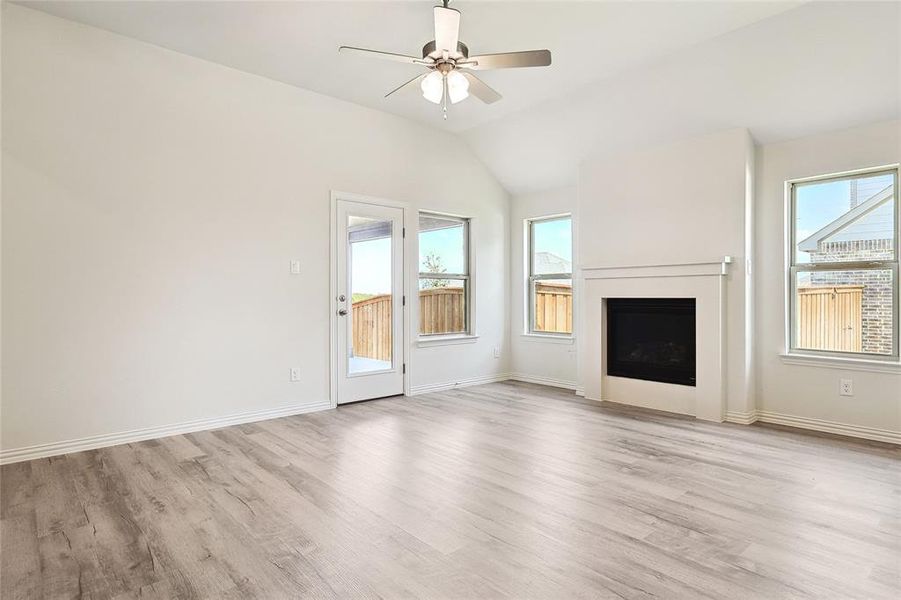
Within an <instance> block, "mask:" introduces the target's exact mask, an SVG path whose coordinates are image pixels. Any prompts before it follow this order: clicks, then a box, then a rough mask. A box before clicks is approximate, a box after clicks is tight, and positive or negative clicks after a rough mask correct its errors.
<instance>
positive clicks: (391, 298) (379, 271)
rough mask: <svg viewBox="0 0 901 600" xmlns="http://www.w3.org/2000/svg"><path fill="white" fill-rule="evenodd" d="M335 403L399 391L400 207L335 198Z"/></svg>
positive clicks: (401, 318) (401, 319)
mask: <svg viewBox="0 0 901 600" xmlns="http://www.w3.org/2000/svg"><path fill="white" fill-rule="evenodd" d="M336 226H337V231H336V232H335V236H336V237H335V239H336V240H337V241H338V243H337V245H336V246H337V247H336V251H337V253H338V256H337V260H336V261H335V266H336V268H337V277H336V280H337V295H336V297H335V301H336V306H335V310H336V312H337V315H338V317H337V332H336V339H337V340H338V343H337V346H338V348H337V357H336V364H337V368H338V373H337V399H338V404H344V403H347V402H356V401H357V400H369V399H371V398H382V397H385V396H394V395H398V394H403V393H404V356H403V341H404V329H403V327H404V314H403V310H404V306H403V304H404V302H403V290H404V278H403V264H404V256H403V252H404V244H403V231H404V212H403V209H400V208H395V207H391V206H382V205H378V204H369V203H365V202H357V201H350V200H338V201H337V220H336Z"/></svg>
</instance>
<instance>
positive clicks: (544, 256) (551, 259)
mask: <svg viewBox="0 0 901 600" xmlns="http://www.w3.org/2000/svg"><path fill="white" fill-rule="evenodd" d="M533 262H534V264H533V267H534V269H535V273H571V272H572V269H573V264H572V261H569V260H566V259H565V258H563V257H562V256H557V255H556V254H554V253H553V252H536V253H535V258H534V259H533Z"/></svg>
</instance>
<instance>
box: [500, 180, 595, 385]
mask: <svg viewBox="0 0 901 600" xmlns="http://www.w3.org/2000/svg"><path fill="white" fill-rule="evenodd" d="M575 209H576V188H561V189H556V190H549V191H546V192H541V193H537V194H528V195H522V196H514V197H513V199H512V200H511V201H510V296H511V302H510V351H511V354H512V356H511V367H510V368H511V371H512V373H513V374H514V376H516V377H518V378H520V379H524V380H528V381H534V382H537V383H546V384H549V385H556V386H560V387H567V388H571V389H575V388H576V384H577V377H576V344H575V338H547V337H541V336H534V335H525V332H526V330H527V329H526V320H527V317H526V315H527V314H528V311H527V301H528V296H527V294H526V292H527V290H528V283H527V281H526V278H527V276H528V266H527V260H528V248H527V247H526V244H527V240H528V234H527V233H526V231H525V220H526V219H534V218H536V217H546V216H548V215H558V214H561V213H574V212H575ZM575 221H576V218H575V215H574V216H573V223H574V226H573V229H574V233H575ZM573 248H574V249H575V241H574V242H573ZM576 259H577V257H576V256H575V255H574V256H573V261H574V263H576V262H577V261H576ZM573 269H575V264H574V266H573ZM578 310H579V307H578V306H574V307H573V311H574V313H575V314H574V316H573V319H574V320H575V321H577V320H578Z"/></svg>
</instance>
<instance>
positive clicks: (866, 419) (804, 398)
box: [755, 121, 901, 437]
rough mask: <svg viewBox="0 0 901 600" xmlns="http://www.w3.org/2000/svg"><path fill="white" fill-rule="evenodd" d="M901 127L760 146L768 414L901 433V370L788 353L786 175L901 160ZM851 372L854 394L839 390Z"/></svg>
mask: <svg viewBox="0 0 901 600" xmlns="http://www.w3.org/2000/svg"><path fill="white" fill-rule="evenodd" d="M899 130H901V122H899V121H888V122H882V123H878V124H874V125H869V126H866V127H858V128H855V129H848V130H844V131H836V132H832V133H825V134H821V135H816V136H811V137H806V138H802V139H798V140H794V141H789V142H783V143H779V144H771V145H766V146H763V147H761V148H760V149H759V152H758V176H757V181H758V183H757V188H758V190H757V192H758V199H757V218H756V252H757V256H758V260H757V273H756V280H757V293H756V309H757V326H756V329H755V331H756V338H755V350H756V354H757V357H756V362H757V366H758V374H757V379H758V382H759V395H758V397H759V401H758V402H759V405H758V408H759V409H760V410H761V412H762V415H763V416H766V415H767V413H775V414H776V415H789V416H792V417H800V418H801V419H807V420H811V419H812V420H820V421H829V422H833V423H840V424H843V425H848V426H852V427H856V428H873V429H876V430H879V431H892V432H901V372H899V373H897V374H892V373H874V372H867V371H858V370H847V369H842V368H834V367H829V366H824V365H822V364H821V365H820V366H800V365H793V364H784V363H783V361H782V360H781V359H780V354H781V353H783V352H784V351H785V333H784V331H785V325H784V324H785V285H786V275H785V260H784V249H785V243H786V242H785V182H786V181H788V180H791V179H797V178H801V177H809V176H816V175H825V174H829V173H838V172H842V171H849V170H853V169H860V168H866V167H874V166H880V165H887V164H891V163H897V162H899V160H901V134H899ZM845 377H848V378H851V379H853V382H854V396H853V397H842V396H839V395H838V387H839V379H840V378H845ZM797 424H800V425H804V424H805V423H803V422H799V423H797ZM806 424H807V425H811V423H806ZM812 425H820V426H822V425H823V424H822V423H821V424H817V423H812ZM826 425H827V426H828V424H826ZM848 432H849V433H857V434H859V433H861V432H860V431H848ZM870 433H873V432H870ZM876 433H878V432H876ZM883 437H885V436H883Z"/></svg>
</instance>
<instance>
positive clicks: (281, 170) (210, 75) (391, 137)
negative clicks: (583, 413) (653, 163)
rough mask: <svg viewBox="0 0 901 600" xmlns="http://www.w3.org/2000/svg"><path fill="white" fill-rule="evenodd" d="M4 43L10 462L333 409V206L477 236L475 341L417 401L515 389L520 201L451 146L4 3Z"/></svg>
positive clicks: (426, 375) (423, 353) (430, 369)
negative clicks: (359, 199) (69, 444)
mask: <svg viewBox="0 0 901 600" xmlns="http://www.w3.org/2000/svg"><path fill="white" fill-rule="evenodd" d="M2 33H3V48H2V56H3V82H2V85H3V89H4V92H5V97H4V99H3V100H4V102H3V107H2V110H3V123H2V126H3V132H4V137H3V155H2V158H3V182H2V194H3V212H4V215H3V217H4V218H3V223H2V227H3V231H2V242H3V253H2V257H3V265H2V267H3V279H4V281H3V284H4V285H3V298H2V309H3V315H2V316H3V323H2V331H3V340H2V342H3V346H4V350H5V352H4V359H5V364H4V365H3V367H4V369H3V385H2V391H3V396H2V444H0V448H2V449H3V451H9V450H11V449H16V448H22V447H25V446H31V445H36V444H46V443H52V442H60V441H63V440H70V439H78V438H84V437H86V436H95V435H105V434H111V433H117V432H123V431H127V430H133V429H139V428H147V427H155V426H165V425H168V424H173V423H182V422H185V421H190V420H195V419H209V418H214V417H220V416H225V415H232V414H236V413H245V412H249V411H260V410H267V409H276V408H279V407H289V408H292V407H294V408H298V409H300V408H302V407H303V406H305V405H307V406H312V405H318V404H319V403H322V402H323V401H327V399H328V339H329V331H328V327H329V326H328V322H329V311H330V310H332V308H333V307H332V303H331V300H330V298H329V292H328V289H329V288H328V282H329V265H328V249H329V192H330V190H332V189H337V190H342V191H349V192H357V193H362V194H368V195H374V196H379V197H385V198H391V199H394V200H400V201H407V202H410V203H411V204H413V205H414V206H415V207H417V208H419V207H421V208H425V209H429V210H436V211H447V212H452V213H455V214H463V215H468V216H472V217H473V218H474V223H475V226H474V231H475V240H474V243H475V246H476V248H477V254H476V256H477V265H476V277H477V282H476V285H477V288H478V289H477V298H476V310H477V314H478V323H479V331H478V333H479V334H480V336H481V337H480V338H479V341H478V342H477V343H475V344H466V345H460V346H446V347H440V348H422V349H416V350H415V355H414V356H413V361H412V364H413V368H414V371H413V381H412V383H413V385H414V386H423V385H429V384H437V383H445V382H452V381H456V380H461V379H471V378H474V377H491V376H496V375H498V374H502V373H505V372H507V371H508V365H507V364H506V359H507V355H508V352H507V348H506V346H505V341H506V339H507V335H506V323H507V322H508V319H507V314H506V308H505V305H506V303H505V302H499V301H498V298H507V294H508V291H507V282H508V281H509V276H508V274H507V272H506V266H505V265H506V264H507V259H508V256H507V255H508V252H509V242H508V239H507V223H508V210H509V203H508V197H507V195H506V193H505V191H504V190H503V189H502V188H501V187H500V186H499V185H498V184H497V182H496V181H495V180H494V178H493V177H492V176H491V175H490V174H489V173H488V172H487V171H486V169H485V168H484V167H483V165H482V164H481V163H480V162H479V161H477V160H476V159H474V158H473V155H472V154H471V152H470V151H469V150H468V149H467V148H466V146H465V145H464V144H463V143H462V142H461V141H459V140H458V139H457V138H455V137H453V136H451V135H450V134H445V133H440V132H438V131H436V130H433V129H430V128H427V127H423V126H420V125H415V124H412V123H410V122H408V121H405V120H403V119H400V118H397V117H393V116H389V115H386V114H384V113H380V112H377V111H374V110H369V109H364V108H361V107H358V106H355V105H352V104H348V103H344V102H341V101H337V100H334V99H331V98H327V97H324V96H320V95H317V94H314V93H310V92H307V91H304V90H300V89H296V88H292V87H290V86H287V85H284V84H281V83H277V82H274V81H270V80H267V79H264V78H261V77H257V76H254V75H249V74H246V73H242V72H239V71H235V70H232V69H229V68H225V67H222V66H219V65H216V64H212V63H209V62H205V61H203V60H199V59H195V58H190V57H187V56H184V55H180V54H177V53H174V52H170V51H167V50H163V49H161V48H158V47H155V46H151V45H148V44H144V43H141V42H137V41H134V40H131V39H128V38H124V37H120V36H117V35H114V34H110V33H107V32H104V31H101V30H99V29H93V28H90V27H86V26H83V25H78V24H75V23H72V22H69V21H65V20H60V19H57V18H54V17H50V16H48V15H45V14H43V13H40V12H36V11H32V10H29V9H26V8H22V7H19V6H13V5H9V4H8V3H4V4H3V31H2ZM448 168H450V169H452V176H448V171H447V169H448ZM409 258H410V259H411V260H415V257H409ZM291 259H299V260H300V261H301V268H302V275H301V276H299V277H298V276H291V275H290V274H289V269H288V263H289V261H290V260H291ZM496 346H497V347H500V348H501V349H502V357H503V358H501V359H495V358H494V357H493V349H494V347H496ZM292 366H300V367H301V369H302V382H300V383H289V381H288V369H289V368H290V367H292Z"/></svg>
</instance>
